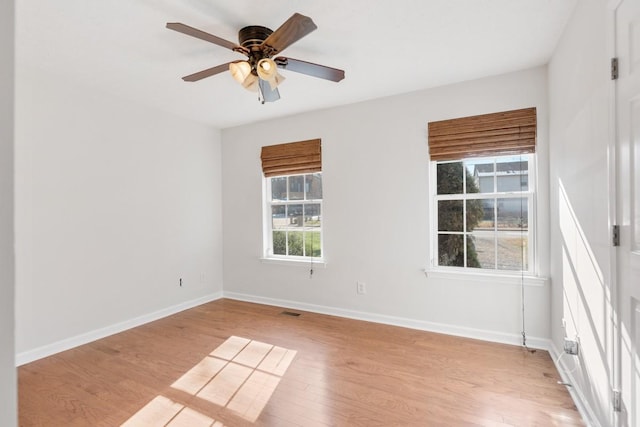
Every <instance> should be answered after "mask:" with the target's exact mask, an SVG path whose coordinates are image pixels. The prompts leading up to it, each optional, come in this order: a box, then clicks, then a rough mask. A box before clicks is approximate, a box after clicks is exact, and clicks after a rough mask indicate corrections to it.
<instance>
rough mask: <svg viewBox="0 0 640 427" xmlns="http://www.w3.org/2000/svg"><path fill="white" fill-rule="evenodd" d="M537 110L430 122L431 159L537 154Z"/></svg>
mask: <svg viewBox="0 0 640 427" xmlns="http://www.w3.org/2000/svg"><path fill="white" fill-rule="evenodd" d="M536 127H537V123H536V109H535V107H533V108H524V109H521V110H512V111H504V112H501V113H492V114H483V115H480V116H472V117H462V118H459V119H451V120H442V121H439V122H430V123H429V155H430V156H431V160H459V159H463V158H466V157H478V156H499V155H509V154H527V153H534V152H535V151H536Z"/></svg>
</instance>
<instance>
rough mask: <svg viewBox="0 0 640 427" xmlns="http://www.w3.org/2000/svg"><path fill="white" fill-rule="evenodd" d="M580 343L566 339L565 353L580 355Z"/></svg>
mask: <svg viewBox="0 0 640 427" xmlns="http://www.w3.org/2000/svg"><path fill="white" fill-rule="evenodd" d="M579 347H580V346H579V345H578V341H574V340H570V339H568V338H565V339H564V352H565V353H567V354H572V355H574V356H577V355H578V352H579Z"/></svg>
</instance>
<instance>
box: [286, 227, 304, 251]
mask: <svg viewBox="0 0 640 427" xmlns="http://www.w3.org/2000/svg"><path fill="white" fill-rule="evenodd" d="M287 237H288V241H289V255H295V256H302V255H304V254H303V252H302V250H303V248H302V231H290V232H289V233H288V236H287Z"/></svg>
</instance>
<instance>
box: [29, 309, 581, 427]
mask: <svg viewBox="0 0 640 427" xmlns="http://www.w3.org/2000/svg"><path fill="white" fill-rule="evenodd" d="M282 311H283V309H282V308H280V307H273V306H267V305H259V304H250V303H245V302H240V301H234V300H227V299H223V300H218V301H215V302H211V303H208V304H204V305H201V306H199V307H195V308H192V309H190V310H186V311H183V312H181V313H178V314H175V315H173V316H170V317H167V318H164V319H160V320H158V321H155V322H152V323H149V324H147V325H143V326H140V327H137V328H134V329H131V330H128V331H125V332H122V333H120V334H116V335H113V336H110V337H107V338H104V339H102V340H99V341H96V342H93V343H90V344H87V345H84V346H81V347H77V348H74V349H72V350H69V351H66V352H63V353H59V354H57V355H54V356H51V357H48V358H45V359H41V360H38V361H35V362H33V363H30V364H27V365H24V366H21V367H20V368H19V369H18V381H19V386H18V393H19V419H20V420H19V422H20V426H23V427H31V426H34V427H35V426H46V427H51V426H53V427H57V426H61V427H67V426H91V427H94V426H119V425H121V424H123V423H126V422H129V423H130V424H129V425H131V423H134V421H136V418H135V417H136V416H138V417H143V418H139V419H138V421H139V420H140V419H143V422H144V423H146V424H144V425H145V426H146V425H150V426H154V425H161V426H165V425H171V426H176V425H189V426H194V427H196V426H200V425H203V426H205V425H206V426H211V425H213V426H216V427H222V426H226V427H244V426H304V427H308V426H349V427H352V426H367V427H371V426H390V425H402V426H500V427H504V426H536V425H539V426H559V425H567V426H583V425H584V423H583V422H582V420H581V419H580V416H579V414H578V411H577V410H576V407H575V405H574V403H573V401H572V400H571V397H570V396H569V393H568V392H567V390H566V389H565V387H564V386H562V385H560V384H558V380H559V379H560V376H559V375H558V372H557V371H556V370H555V367H554V364H553V361H552V360H551V358H550V357H549V354H548V353H547V352H545V351H535V352H531V351H528V350H527V349H524V348H521V347H517V346H509V345H503V344H495V343H488V342H483V341H478V340H472V339H465V338H459V337H452V336H447V335H441V334H435V333H429V332H423V331H417V330H411V329H405V328H400V327H394V326H389V325H380V324H374V323H368V322H362V321H356V320H349V319H344V318H339V317H334V316H325V315H320V314H315V313H308V312H300V314H301V315H300V316H298V317H292V316H285V315H282V314H281V313H282ZM148 405H150V406H148ZM140 411H143V412H142V414H143V415H136V414H139V413H140ZM132 417H134V418H132ZM128 420H129V421H128ZM132 420H133V421H132ZM138 425H140V424H139V423H138Z"/></svg>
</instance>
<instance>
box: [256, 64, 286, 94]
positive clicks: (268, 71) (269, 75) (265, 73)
mask: <svg viewBox="0 0 640 427" xmlns="http://www.w3.org/2000/svg"><path fill="white" fill-rule="evenodd" d="M256 69H257V72H258V76H259V77H260V78H261V79H262V80H265V81H267V82H269V86H271V90H274V89H275V88H277V87H278V85H279V84H280V83H282V82H283V81H284V77H283V76H282V75H281V74H279V73H278V66H277V65H276V63H275V61H274V60H273V59H271V58H262V59H261V60H260V61H258V65H257V67H256Z"/></svg>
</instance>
